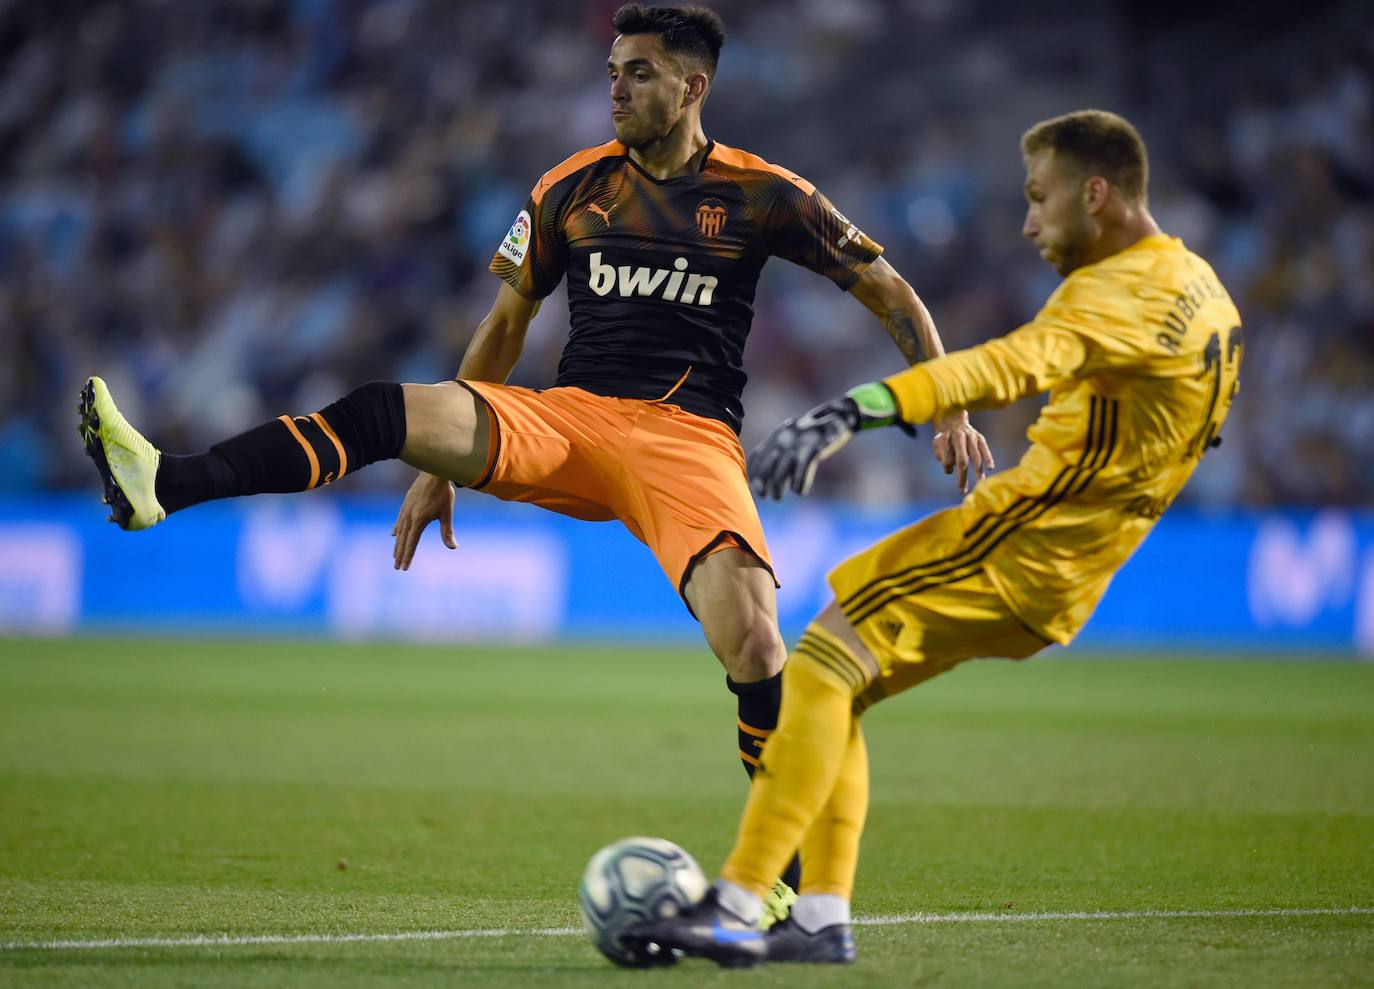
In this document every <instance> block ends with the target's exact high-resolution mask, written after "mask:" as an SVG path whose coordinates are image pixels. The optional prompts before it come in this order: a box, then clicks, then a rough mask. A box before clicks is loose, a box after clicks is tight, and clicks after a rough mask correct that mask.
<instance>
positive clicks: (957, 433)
mask: <svg viewBox="0 0 1374 989" xmlns="http://www.w3.org/2000/svg"><path fill="white" fill-rule="evenodd" d="M935 428H936V430H937V432H936V433H935V439H933V440H932V441H931V447H932V448H933V449H934V451H935V459H936V460H938V461H940V465H941V466H942V467H944V469H945V473H946V474H953V473H954V472H955V471H958V472H959V493H960V494H968V489H969V483H968V471H969V468H970V467H972V468H973V470H974V472H975V473H976V474H977V475H978V479H979V480H982V479H983V478H984V477H985V476H987V472H988V471H990V470H993V469H994V468H995V467H996V466H997V465H996V464H995V463H993V462H992V451H991V450H990V449H988V441H987V440H985V439H984V438H983V434H982V433H980V432H978V430H976V429H974V428H973V426H971V425H970V424H969V421H968V413H967V412H956V413H954V414H953V415H948V416H946V417H945V418H943V419H941V420H940V421H939V422H937V423H936V424H935Z"/></svg>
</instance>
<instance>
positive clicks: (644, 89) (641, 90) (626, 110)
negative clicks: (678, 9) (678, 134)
mask: <svg viewBox="0 0 1374 989" xmlns="http://www.w3.org/2000/svg"><path fill="white" fill-rule="evenodd" d="M606 72H607V74H608V75H609V76H610V80H611V123H612V124H613V125H614V126H615V136H616V140H618V141H619V142H620V143H621V144H623V145H625V146H626V147H627V148H635V149H636V150H641V151H642V150H643V149H645V148H646V147H648V146H649V145H652V144H654V143H655V142H657V141H661V140H663V139H664V138H665V137H667V136H668V134H669V133H670V132H671V131H672V130H673V128H674V127H676V126H677V125H678V123H679V122H680V121H681V120H682V118H683V116H684V114H685V113H686V111H687V107H686V106H685V105H684V103H685V102H689V101H688V100H687V97H688V94H689V90H690V89H691V85H690V83H689V81H688V80H689V77H690V76H691V75H692V73H691V72H690V71H688V66H685V65H683V64H682V63H681V60H680V59H677V58H674V57H672V56H671V55H669V54H668V53H667V52H666V51H664V49H663V41H662V39H661V38H659V36H658V35H656V34H627V35H621V36H620V37H618V38H616V39H615V44H613V45H611V57H610V58H609V59H607V61H606ZM696 75H698V76H700V77H701V81H700V82H699V83H698V85H704V84H705V76H704V75H703V74H702V73H700V72H698V73H696Z"/></svg>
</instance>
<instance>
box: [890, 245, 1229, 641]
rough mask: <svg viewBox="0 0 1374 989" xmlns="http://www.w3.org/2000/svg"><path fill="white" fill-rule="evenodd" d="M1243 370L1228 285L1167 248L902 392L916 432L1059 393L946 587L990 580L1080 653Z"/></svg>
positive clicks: (1070, 287) (1107, 264)
mask: <svg viewBox="0 0 1374 989" xmlns="http://www.w3.org/2000/svg"><path fill="white" fill-rule="evenodd" d="M1240 360H1241V328H1240V314H1239V313H1238V312H1237V311H1236V307H1235V305H1234V304H1233V303H1232V301H1231V297H1230V296H1229V295H1228V294H1227V292H1226V289H1225V288H1224V287H1222V284H1221V282H1220V280H1219V279H1218V278H1217V276H1216V273H1215V272H1214V271H1213V270H1212V268H1211V266H1210V265H1208V264H1207V262H1206V261H1204V260H1203V259H1202V258H1200V257H1198V256H1197V255H1196V254H1194V253H1192V252H1191V251H1189V250H1188V249H1187V248H1186V247H1184V245H1183V243H1182V241H1180V240H1179V239H1178V238H1176V237H1168V236H1165V235H1162V234H1160V235H1155V236H1151V237H1146V238H1145V239H1143V240H1141V241H1139V242H1138V243H1136V244H1134V245H1132V246H1131V247H1129V248H1127V249H1126V250H1124V251H1121V252H1120V253H1118V254H1114V255H1112V256H1111V257H1109V258H1106V259H1105V260H1103V261H1100V262H1098V263H1097V264H1092V265H1087V266H1085V267H1082V268H1079V269H1078V270H1076V271H1074V272H1073V273H1071V274H1070V275H1069V276H1068V278H1066V279H1065V280H1064V282H1063V284H1062V285H1060V286H1059V288H1058V290H1056V291H1055V293H1054V294H1053V295H1052V296H1050V298H1049V300H1048V301H1047V302H1046V303H1045V306H1044V308H1042V309H1041V310H1040V312H1039V313H1038V314H1037V315H1036V317H1035V318H1034V319H1033V320H1031V322H1029V323H1027V324H1026V325H1025V326H1022V327H1021V328H1019V329H1017V330H1015V331H1013V332H1012V333H1009V334H1008V335H1007V336H1005V337H1002V338H1000V339H996V340H990V341H988V342H987V343H984V344H981V345H980V346H977V347H973V348H970V349H968V350H962V351H959V352H957V353H952V354H948V355H946V356H944V357H940V358H937V359H936V360H933V361H929V362H927V363H924V364H920V365H917V366H916V367H913V368H911V369H909V370H907V371H904V372H902V373H901V374H898V375H895V376H894V377H891V378H889V379H887V382H886V383H887V385H888V386H889V387H890V388H891V389H892V391H893V393H894V394H895V395H896V397H897V401H898V404H899V406H900V408H901V412H902V418H904V419H906V420H908V421H911V422H927V421H930V420H932V419H936V418H939V417H940V416H942V415H944V414H946V413H947V412H949V411H951V410H956V409H961V408H966V409H977V408H989V407H997V406H1002V405H1006V404H1009V403H1011V402H1014V401H1016V400H1017V399H1020V398H1024V397H1026V396H1029V395H1035V394H1037V393H1040V392H1044V391H1048V392H1049V393H1050V399H1049V402H1048V404H1046V406H1045V407H1044V410H1043V411H1042V412H1041V413H1040V416H1039V418H1038V419H1037V420H1036V421H1035V423H1034V425H1032V426H1031V428H1030V429H1029V431H1028V432H1027V436H1028V437H1029V439H1030V441H1031V447H1030V450H1029V451H1027V453H1026V455H1025V456H1024V457H1022V458H1021V462H1020V463H1018V464H1017V465H1016V466H1015V467H1012V468H1011V469H1009V470H1006V471H1004V472H1002V473H998V474H994V475H992V476H990V477H988V478H987V479H986V480H984V481H982V482H981V483H980V484H978V486H977V487H976V488H974V490H973V491H972V493H970V494H969V496H968V497H967V498H966V499H965V500H964V503H963V506H962V508H961V509H959V510H960V511H961V512H962V514H963V518H962V519H961V520H960V522H961V525H962V529H963V539H962V540H961V541H960V543H959V546H958V548H957V549H956V550H955V551H954V552H953V553H952V555H951V556H950V558H949V559H948V561H947V562H946V566H945V567H944V568H943V570H944V572H945V573H946V574H947V575H949V576H950V577H951V578H953V579H957V577H958V575H959V574H961V573H973V572H976V571H977V569H978V568H980V567H981V568H983V569H985V570H986V572H987V573H988V575H989V577H990V578H991V580H992V582H993V584H994V586H995V587H996V588H997V591H998V593H999V594H1000V595H1001V596H1002V597H1003V599H1004V600H1005V601H1006V602H1007V604H1008V605H1009V606H1010V607H1011V609H1012V610H1013V611H1014V612H1015V614H1016V615H1017V617H1019V618H1020V619H1021V620H1022V621H1023V622H1024V623H1025V624H1026V625H1028V626H1029V627H1030V628H1031V629H1033V630H1035V631H1036V632H1038V633H1040V634H1042V635H1043V636H1045V637H1046V638H1047V639H1050V640H1052V641H1055V642H1060V643H1068V642H1069V641H1070V640H1071V639H1072V638H1073V636H1074V635H1075V634H1077V632H1078V630H1079V629H1081V628H1082V627H1083V625H1084V623H1085V622H1086V621H1087V620H1088V617H1089V616H1090V615H1091V614H1092V611H1093V609H1094V608H1095V607H1096V606H1097V602H1098V601H1099V600H1100V599H1101V597H1102V595H1103V593H1104V592H1105V591H1106V589H1107V585H1108V583H1110V581H1111V578H1112V575H1113V574H1114V573H1115V572H1116V571H1117V569H1118V568H1120V567H1121V565H1122V564H1123V563H1125V562H1126V560H1127V559H1128V558H1129V557H1130V555H1131V553H1133V552H1134V551H1135V549H1136V547H1137V546H1139V545H1140V543H1141V541H1142V540H1143V539H1144V538H1145V536H1146V535H1147V534H1148V533H1149V531H1150V528H1151V527H1152V526H1153V525H1154V523H1155V521H1156V520H1157V519H1158V518H1159V517H1160V515H1162V514H1163V513H1164V511H1165V509H1167V508H1168V507H1169V504H1170V503H1171V502H1172V501H1173V500H1174V498H1175V497H1176V496H1177V495H1178V492H1179V490H1180V489H1181V488H1182V487H1183V485H1184V484H1185V483H1186V482H1187V480H1188V478H1189V476H1190V475H1191V474H1192V473H1193V470H1194V468H1196V467H1197V465H1198V461H1199V460H1200V459H1201V458H1202V456H1203V454H1204V453H1206V452H1207V450H1208V448H1209V447H1211V446H1212V445H1214V443H1216V442H1218V433H1219V431H1220V429H1221V425H1222V423H1223V422H1224V421H1225V419H1226V414H1227V412H1228V411H1229V409H1230V406H1231V402H1232V399H1233V398H1234V397H1235V394H1236V391H1237V388H1238V382H1237V372H1238V371H1239V368H1240Z"/></svg>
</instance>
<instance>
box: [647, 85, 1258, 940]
mask: <svg viewBox="0 0 1374 989" xmlns="http://www.w3.org/2000/svg"><path fill="white" fill-rule="evenodd" d="M1021 150H1022V155H1023V157H1024V159H1025V164H1026V185H1025V193H1026V199H1027V202H1028V208H1027V211H1026V220H1025V225H1024V228H1023V232H1024V233H1025V235H1026V236H1027V237H1028V238H1030V240H1031V241H1032V242H1033V243H1034V244H1035V246H1036V247H1037V248H1038V249H1039V251H1040V256H1041V257H1042V258H1043V259H1044V260H1045V261H1047V262H1049V263H1050V264H1051V265H1052V266H1054V268H1055V269H1056V270H1057V271H1058V272H1059V273H1060V274H1061V275H1063V276H1064V282H1063V283H1062V284H1061V285H1060V286H1059V288H1058V290H1057V291H1055V293H1054V294H1053V295H1052V296H1050V298H1049V301H1047V302H1046V303H1045V306H1044V308H1043V309H1041V310H1040V312H1039V313H1038V314H1037V315H1036V317H1035V318H1034V319H1033V320H1032V321H1031V322H1030V323H1028V324H1027V325H1025V326H1022V327H1021V328H1020V329H1018V330H1015V331H1014V332H1012V333H1010V334H1008V335H1007V336H1005V337H1002V338H1000V339H996V340H990V341H988V342H987V343H984V344H982V345H981V346H977V347H973V348H971V349H968V350H963V351H959V352H957V353H952V354H948V355H946V356H944V357H940V358H937V359H935V360H932V361H928V362H926V363H924V364H918V365H916V366H915V367H912V368H910V369H909V370H907V371H903V372H902V373H900V374H897V375H894V376H893V377H890V378H887V379H886V380H884V381H882V382H874V383H871V384H868V385H863V386H860V387H858V388H855V389H853V390H852V391H850V392H849V393H848V395H846V396H845V397H843V398H840V399H837V400H834V401H831V402H827V403H825V404H823V405H820V406H818V407H817V408H814V409H812V410H811V411H810V412H807V413H806V414H805V415H803V416H801V417H799V418H798V419H795V420H790V421H788V422H786V423H784V424H783V425H781V426H779V427H778V428H777V429H776V430H774V432H773V433H772V435H770V436H769V438H768V439H767V440H766V441H764V443H763V444H761V445H760V446H759V448H758V449H757V450H755V451H754V453H753V455H752V456H751V457H750V458H749V473H750V475H751V479H752V484H753V486H754V490H755V491H756V493H758V494H761V495H765V496H771V497H774V498H780V497H781V496H782V493H783V489H784V488H785V487H788V486H790V487H791V488H792V490H793V491H795V492H797V493H798V494H805V493H806V492H807V491H808V490H809V489H810V486H811V481H812V478H813V477H814V475H815V470H816V466H817V464H818V463H819V462H820V461H821V460H823V459H825V458H826V457H828V456H830V455H831V454H833V453H834V452H835V451H836V450H838V449H839V448H840V447H841V446H843V445H844V444H845V443H846V442H847V441H848V440H849V439H850V438H851V437H852V436H853V435H854V433H856V432H858V431H860V430H863V429H867V428H871V427H878V426H886V425H892V424H898V423H905V424H920V423H926V422H930V421H932V420H934V419H937V418H939V417H940V416H942V415H945V414H947V413H948V412H950V411H951V410H954V409H964V408H967V409H977V408H980V407H982V408H986V407H993V406H1000V405H1006V404H1008V403H1010V402H1014V401H1016V400H1017V399H1020V398H1025V397H1027V396H1030V395H1035V394H1038V393H1040V392H1045V391H1048V392H1049V393H1050V399H1049V402H1048V404H1047V405H1046V406H1045V408H1044V410H1043V411H1042V412H1041V414H1040V417H1039V419H1038V420H1037V421H1036V422H1035V424H1034V425H1033V426H1032V427H1031V429H1030V431H1029V434H1028V435H1029V438H1030V440H1031V448H1030V450H1029V451H1028V452H1027V453H1026V455H1025V457H1023V458H1022V460H1021V462H1020V463H1019V464H1017V465H1016V466H1015V467H1013V468H1011V469H1010V470H1008V471H1006V472H1005V473H1002V474H1000V475H998V476H996V477H993V478H989V479H987V480H985V481H984V482H983V483H982V484H980V485H978V486H977V487H976V488H975V489H974V490H973V492H972V493H971V494H970V495H969V496H968V497H967V498H966V499H965V500H964V502H963V504H962V505H960V506H959V507H957V508H951V509H947V510H945V511H942V512H937V513H936V514H934V515H932V516H930V517H928V518H925V519H922V520H921V521H919V522H917V523H915V524H914V525H912V526H910V527H909V528H906V529H903V530H901V531H899V532H896V533H894V534H893V535H891V536H889V537H888V538H886V539H884V540H883V541H882V542H880V543H878V544H877V545H876V546H873V547H871V548H870V549H867V550H865V551H863V552H861V553H859V554H858V555H857V556H855V557H853V558H852V559H850V560H848V561H846V562H845V563H843V564H841V565H840V566H839V567H838V568H836V569H835V571H834V572H833V573H831V575H830V584H831V587H832V588H833V589H834V592H835V600H834V601H833V602H832V603H831V604H830V605H829V606H828V607H827V608H825V609H824V610H823V611H822V612H821V614H820V615H819V616H818V617H817V618H816V619H815V620H814V621H813V622H812V623H811V625H810V627H809V628H808V629H807V630H806V632H805V633H804V634H803V635H802V637H801V640H800V642H798V643H797V646H796V648H795V649H793V651H792V654H791V656H790V657H789V661H788V663H787V665H786V666H785V668H784V673H783V683H784V689H783V695H782V696H783V702H782V712H781V715H780V718H779V722H778V727H777V729H776V731H774V733H773V736H772V738H770V739H769V741H768V743H767V745H766V746H765V747H764V750H763V753H762V757H761V763H762V764H761V765H760V766H759V768H758V771H757V774H756V776H755V780H754V784H753V786H752V788H751V791H750V795H749V802H748V805H747V807H746V808H745V812H744V818H743V821H742V822H741V824H740V830H739V836H738V839H737V841H736V844H735V847H734V850H733V851H732V852H731V853H730V856H729V858H728V859H727V861H726V863H725V865H724V867H723V869H722V870H721V878H720V879H719V880H718V881H717V882H716V884H715V885H714V886H713V887H712V889H711V891H710V892H709V893H708V894H707V897H706V899H705V900H703V901H702V903H701V904H700V905H699V906H697V907H696V908H695V909H694V910H692V911H689V912H688V913H686V914H684V915H682V916H680V917H678V918H675V919H672V920H666V921H659V922H656V923H653V924H649V925H644V926H643V927H641V928H638V929H636V930H634V931H633V932H632V934H633V935H634V936H636V937H639V938H642V939H643V940H644V941H645V942H647V943H648V944H650V945H658V946H659V948H660V949H661V950H662V954H663V956H665V957H670V956H671V954H672V953H671V951H669V950H668V949H677V950H679V951H682V952H685V953H687V954H694V955H703V956H706V957H709V958H713V959H715V960H716V961H718V962H720V963H721V964H726V965H749V964H755V963H757V962H760V961H798V962H839V963H845V962H851V961H853V960H854V941H853V938H852V936H851V934H850V929H849V900H850V895H851V892H852V889H853V882H854V871H855V867H856V865H857V863H858V854H859V835H860V833H861V832H862V830H863V824H864V816H865V813H866V811H867V806H868V761H867V754H866V752H865V749H864V740H863V734H862V731H861V730H860V726H859V719H860V715H861V714H862V712H863V711H864V710H865V709H867V708H868V707H869V706H870V705H872V704H873V703H875V702H876V701H879V700H881V699H882V698H884V697H888V696H891V695H892V694H895V693H897V692H899V691H902V690H905V689H907V688H908V687H911V686H914V685H916V684H918V683H921V682H923V681H925V680H929V679H930V678H931V677H933V676H935V675H936V674H939V673H942V672H944V671H945V670H948V669H950V668H951V667H953V666H955V665H956V664H958V663H961V662H963V661H964V660H966V659H972V658H974V657H979V656H983V657H1006V658H1009V659H1025V658H1026V657H1028V656H1031V655H1032V654H1034V653H1036V652H1038V651H1039V650H1040V649H1042V648H1043V647H1044V646H1046V645H1048V644H1050V643H1061V644H1066V643H1068V642H1070V641H1071V640H1072V639H1073V637H1074V636H1075V635H1076V634H1077V633H1078V631H1079V629H1081V628H1082V627H1083V625H1084V623H1086V622H1087V620H1088V617H1089V616H1090V615H1091V614H1092V611H1093V609H1094V607H1095V606H1096V605H1097V602H1098V600H1099V599H1100V598H1101V597H1102V594H1103V592H1105V591H1106V589H1107V585H1108V583H1109V582H1110V581H1111V579H1112V575H1113V574H1114V573H1115V572H1116V571H1117V569H1118V568H1119V567H1120V566H1121V565H1122V564H1123V563H1125V562H1126V560H1127V558H1128V557H1129V556H1130V555H1131V553H1132V552H1133V551H1134V550H1135V548H1136V547H1137V546H1138V545H1140V542H1141V540H1143V539H1144V538H1145V535H1146V534H1147V533H1148V532H1149V531H1150V528H1151V526H1153V525H1154V523H1155V521H1156V520H1157V519H1158V518H1159V516H1160V515H1161V514H1162V513H1163V512H1164V510H1165V509H1166V508H1167V507H1168V506H1169V504H1170V502H1172V501H1173V499H1174V498H1175V497H1176V496H1177V494H1178V492H1179V490H1180V489H1181V488H1182V487H1183V485H1184V483H1185V482H1186V481H1187V480H1188V477H1189V475H1191V474H1192V472H1193V469H1194V468H1195V467H1196V466H1197V464H1198V461H1199V459H1200V458H1201V457H1202V455H1203V454H1204V453H1205V452H1206V451H1207V449H1208V448H1209V447H1211V446H1213V445H1215V444H1216V443H1217V442H1219V440H1218V432H1219V430H1220V429H1221V425H1222V423H1223V421H1224V420H1225V419H1226V413H1227V411H1228V410H1229V408H1230V405H1231V400H1232V398H1233V397H1234V395H1235V392H1236V388H1237V383H1236V374H1237V371H1238V369H1239V364H1240V357H1241V330H1240V316H1239V314H1238V313H1237V311H1236V307H1235V305H1234V304H1233V303H1232V302H1231V299H1230V296H1228V295H1227V293H1226V290H1225V289H1224V288H1223V287H1222V285H1221V283H1220V282H1219V281H1218V279H1217V276H1216V274H1215V273H1214V272H1213V271H1212V268H1211V266H1209V265H1208V264H1207V262H1206V261H1204V260H1203V259H1202V258H1200V257H1198V256H1197V255H1196V254H1193V253H1191V252H1190V251H1189V250H1188V249H1187V248H1186V247H1184V245H1183V244H1182V242H1181V241H1179V240H1178V239H1176V238H1173V237H1168V236H1166V235H1164V234H1162V233H1161V232H1160V230H1159V227H1158V226H1157V225H1156V223H1155V221H1154V219H1153V218H1152V217H1151V216H1150V213H1149V209H1148V201H1147V197H1146V186H1147V178H1148V164H1147V158H1146V153H1145V146H1144V143H1143V142H1142V141H1141V139H1140V135H1139V134H1138V133H1137V132H1136V130H1135V128H1134V127H1132V126H1131V125H1130V124H1129V123H1128V122H1127V121H1125V120H1123V119H1122V118H1120V117H1118V116H1116V115H1114V114H1110V113H1104V112H1101V111H1094V110H1088V111H1082V112H1079V113H1072V114H1068V115H1067V116H1063V117H1056V118H1054V119H1052V120H1047V121H1043V122H1041V123H1039V124H1037V125H1036V126H1034V127H1032V128H1031V129H1030V130H1029V131H1028V132H1027V133H1026V134H1025V135H1024V137H1023V138H1022V142H1021ZM799 847H800V849H801V855H802V859H803V861H804V863H805V872H804V879H803V883H802V888H801V896H800V898H799V899H798V901H797V903H796V904H795V906H794V907H793V909H792V914H791V917H790V918H789V919H788V920H786V921H782V922H780V923H778V924H776V925H775V926H774V927H773V928H772V929H771V930H770V931H769V932H768V933H767V934H764V933H763V932H761V931H759V930H758V928H757V919H758V917H759V916H760V914H761V913H762V909H763V907H762V899H761V898H762V896H763V895H764V894H765V893H767V891H768V890H769V889H770V888H771V887H772V885H773V880H774V879H775V878H776V877H777V875H778V873H779V872H780V871H781V870H782V868H783V866H785V865H786V864H787V861H788V859H789V858H790V857H791V856H792V854H793V852H794V851H795V850H796V849H798V848H799Z"/></svg>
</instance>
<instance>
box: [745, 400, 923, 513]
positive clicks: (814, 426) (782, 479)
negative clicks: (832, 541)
mask: <svg viewBox="0 0 1374 989" xmlns="http://www.w3.org/2000/svg"><path fill="white" fill-rule="evenodd" d="M892 425H896V426H898V427H899V428H901V430H902V431H903V432H904V433H906V434H907V435H908V436H915V435H916V429H915V427H914V426H912V425H911V424H910V423H907V422H903V421H902V420H901V419H900V418H899V417H898V415H897V400H896V399H895V398H894V397H893V395H892V391H891V390H890V389H889V388H888V387H887V385H885V384H883V383H882V382H881V381H874V382H872V383H870V384H866V385H860V386H859V387H857V388H851V389H850V390H849V392H848V393H846V394H845V395H844V396H843V397H841V398H835V399H831V400H830V401H828V402H824V403H822V404H820V405H818V406H816V407H815V408H814V409H812V410H811V411H809V412H806V413H804V414H803V415H800V416H798V417H797V418H795V419H788V420H787V421H786V422H784V423H783V424H782V425H781V426H778V427H777V428H776V429H774V430H773V431H772V432H771V433H769V434H768V438H767V439H765V440H764V441H763V442H762V443H760V444H759V445H758V446H757V447H755V448H754V452H753V453H751V454H749V479H750V480H749V484H750V487H752V488H753V489H754V493H755V494H756V495H758V496H759V497H761V498H774V499H777V500H779V501H781V500H782V494H783V487H784V486H785V485H790V487H791V488H792V490H793V491H794V492H796V493H797V494H799V495H804V494H808V493H810V491H811V486H812V484H814V483H815V480H816V468H817V467H819V466H820V462H821V461H822V460H824V459H826V458H827V457H829V456H831V455H833V454H835V453H836V452H838V451H839V449H840V448H841V447H842V446H844V445H845V444H846V443H848V442H849V439H850V437H852V436H853V435H854V434H855V433H857V432H859V430H861V429H876V428H878V427H879V426H892Z"/></svg>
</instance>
